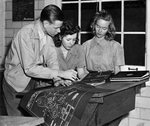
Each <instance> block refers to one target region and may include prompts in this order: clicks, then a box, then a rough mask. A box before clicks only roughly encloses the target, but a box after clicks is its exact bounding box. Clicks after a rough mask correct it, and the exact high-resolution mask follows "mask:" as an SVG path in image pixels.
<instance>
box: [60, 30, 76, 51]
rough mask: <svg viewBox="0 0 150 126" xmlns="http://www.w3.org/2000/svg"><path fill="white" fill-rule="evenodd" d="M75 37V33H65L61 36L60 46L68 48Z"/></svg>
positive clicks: (71, 45)
mask: <svg viewBox="0 0 150 126" xmlns="http://www.w3.org/2000/svg"><path fill="white" fill-rule="evenodd" d="M76 39H77V33H75V34H72V35H66V36H64V37H63V38H62V46H63V47H64V48H65V49H66V50H70V49H71V48H72V47H73V46H74V44H75V42H76Z"/></svg>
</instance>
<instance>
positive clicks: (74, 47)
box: [55, 21, 86, 85]
mask: <svg viewBox="0 0 150 126" xmlns="http://www.w3.org/2000/svg"><path fill="white" fill-rule="evenodd" d="M79 31H80V27H79V26H77V25H75V23H74V22H72V21H65V22H64V23H63V25H62V27H61V32H60V34H58V35H57V36H55V46H56V47H57V48H56V50H57V54H58V61H59V66H60V70H63V71H65V70H69V69H74V70H76V71H77V73H78V78H79V79H82V78H83V77H85V75H86V72H85V70H84V69H85V55H84V52H83V50H82V48H81V45H79V44H77V42H78V33H79ZM66 85H68V84H66Z"/></svg>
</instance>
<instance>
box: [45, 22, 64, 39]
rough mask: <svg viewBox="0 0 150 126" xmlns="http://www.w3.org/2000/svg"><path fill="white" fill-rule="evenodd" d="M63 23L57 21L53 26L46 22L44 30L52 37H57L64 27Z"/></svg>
mask: <svg viewBox="0 0 150 126" xmlns="http://www.w3.org/2000/svg"><path fill="white" fill-rule="evenodd" d="M62 23H63V21H59V20H56V21H54V22H53V23H52V24H51V23H49V22H48V21H44V23H43V24H44V30H45V33H47V34H48V35H50V36H52V37H53V36H55V35H56V34H58V33H60V27H61V26H62Z"/></svg>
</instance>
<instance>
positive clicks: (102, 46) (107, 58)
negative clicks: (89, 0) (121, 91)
mask: <svg viewBox="0 0 150 126" xmlns="http://www.w3.org/2000/svg"><path fill="white" fill-rule="evenodd" d="M91 29H92V32H93V35H94V37H93V38H92V39H90V40H87V41H86V42H84V43H83V44H82V47H83V50H84V51H85V53H86V64H87V70H90V71H108V70H111V71H113V72H114V73H115V74H116V73H118V72H119V71H120V66H122V65H125V61H124V49H123V47H122V46H121V44H120V43H119V42H117V41H115V40H114V37H115V26H114V22H113V19H112V16H111V15H110V14H109V13H108V12H107V11H105V10H102V11H99V12H96V14H95V16H94V18H93V22H92V24H91Z"/></svg>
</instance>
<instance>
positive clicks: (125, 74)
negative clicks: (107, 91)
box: [110, 70, 149, 81]
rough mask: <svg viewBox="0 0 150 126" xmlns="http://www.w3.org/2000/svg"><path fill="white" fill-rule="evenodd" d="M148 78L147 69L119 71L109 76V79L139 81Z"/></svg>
mask: <svg viewBox="0 0 150 126" xmlns="http://www.w3.org/2000/svg"><path fill="white" fill-rule="evenodd" d="M144 79H149V71H148V70H145V71H120V72H119V73H117V74H116V75H114V76H112V77H111V78H110V81H141V80H144Z"/></svg>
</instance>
